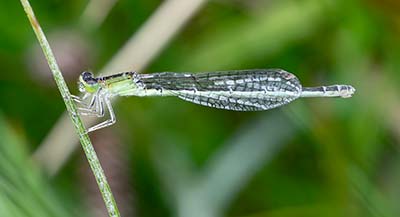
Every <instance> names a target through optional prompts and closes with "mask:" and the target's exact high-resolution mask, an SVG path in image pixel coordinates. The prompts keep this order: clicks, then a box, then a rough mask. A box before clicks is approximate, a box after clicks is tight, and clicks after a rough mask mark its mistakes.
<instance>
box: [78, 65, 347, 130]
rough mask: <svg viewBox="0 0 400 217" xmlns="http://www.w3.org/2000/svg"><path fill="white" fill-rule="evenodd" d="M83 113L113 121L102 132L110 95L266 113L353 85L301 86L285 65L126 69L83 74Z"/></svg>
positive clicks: (337, 94) (335, 93) (340, 92)
mask: <svg viewBox="0 0 400 217" xmlns="http://www.w3.org/2000/svg"><path fill="white" fill-rule="evenodd" d="M78 83H79V90H80V91H81V92H83V93H84V95H83V97H82V98H79V97H76V96H75V97H73V99H74V100H75V101H76V102H78V103H79V104H80V108H78V109H79V112H80V114H82V115H94V116H98V117H103V116H104V114H105V110H106V109H107V110H108V111H109V113H110V119H109V120H106V121H104V122H102V123H100V124H97V125H95V126H93V127H91V128H89V129H88V132H91V131H94V130H98V129H101V128H104V127H107V126H110V125H112V124H114V123H115V121H116V118H115V114H114V111H113V109H112V106H111V101H110V99H111V98H112V97H114V96H140V97H143V96H177V97H179V98H181V99H183V100H186V101H189V102H192V103H196V104H200V105H204V106H209V107H214V108H219V109H226V110H235V111H261V110H268V109H271V108H276V107H279V106H281V105H285V104H288V103H290V102H292V101H293V100H295V99H297V98H299V97H342V98H347V97H351V96H352V94H353V93H354V92H355V89H354V88H353V87H352V86H350V85H331V86H319V87H302V85H301V84H300V81H299V79H298V78H297V77H296V76H295V75H293V74H291V73H289V72H286V71H284V70H282V69H250V70H237V71H220V72H203V73H175V72H161V73H153V74H139V73H136V72H122V73H119V74H115V75H111V76H105V77H97V78H95V77H94V76H93V74H92V73H90V72H83V73H82V74H81V75H80V77H79V82H78Z"/></svg>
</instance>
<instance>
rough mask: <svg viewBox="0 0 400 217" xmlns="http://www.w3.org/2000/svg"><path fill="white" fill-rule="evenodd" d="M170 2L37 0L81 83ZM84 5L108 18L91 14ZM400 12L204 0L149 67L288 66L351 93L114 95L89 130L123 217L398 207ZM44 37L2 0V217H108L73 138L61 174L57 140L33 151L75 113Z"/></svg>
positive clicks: (328, 3)
mask: <svg viewBox="0 0 400 217" xmlns="http://www.w3.org/2000/svg"><path fill="white" fill-rule="evenodd" d="M169 1H178V2H179V0H169ZM190 1H192V0H181V2H182V4H177V5H179V7H182V8H179V10H180V11H181V12H179V13H183V12H182V11H185V10H187V9H186V8H185V7H187V4H184V3H183V2H190ZM93 2H94V3H93ZM167 2H168V1H160V0H120V1H112V0H97V1H94V0H93V1H78V0H73V1H61V0H52V1H51V0H42V1H37V0H32V1H31V4H32V6H33V9H34V10H35V12H36V16H37V18H38V20H39V22H40V23H41V25H42V28H43V29H44V31H45V33H46V34H47V36H48V38H49V40H50V44H51V45H52V47H53V49H54V50H55V53H56V55H57V59H58V61H59V64H60V65H61V68H62V71H63V74H64V75H65V77H66V79H67V81H68V83H69V87H70V90H71V92H73V93H75V94H77V92H78V91H77V87H76V79H77V77H78V75H79V73H80V72H81V71H84V70H87V69H90V70H92V71H94V72H97V71H100V70H101V69H102V68H103V67H104V66H105V65H107V63H108V62H109V61H110V60H111V58H112V57H113V56H114V55H115V54H116V53H117V52H118V51H119V50H120V49H121V48H122V47H124V44H125V43H126V41H128V40H129V39H130V38H131V37H132V36H133V37H134V36H135V33H136V32H137V31H138V30H139V28H140V27H141V26H143V25H145V24H144V23H145V22H146V20H148V19H149V17H150V16H152V14H154V13H156V12H155V11H156V10H157V8H158V7H159V6H160V5H162V4H166V3H167ZM90 4H92V6H93V5H94V6H93V8H92V9H91V10H92V11H95V12H98V14H100V15H99V16H98V17H96V16H94V15H93V16H92V17H91V19H89V18H90V16H86V15H83V14H85V11H87V10H88V7H89V6H88V5H90ZM179 10H178V11H179ZM399 11H400V2H399V1H396V0H383V1H378V0H369V1H367V0H365V1H361V0H336V1H335V0H210V1H204V4H203V5H202V7H201V8H199V10H198V11H196V13H194V14H193V17H192V18H191V19H190V20H189V21H188V23H186V24H185V25H184V26H183V27H182V29H181V30H180V31H177V32H176V33H175V37H174V38H173V39H172V40H171V41H169V43H168V44H167V45H166V46H165V47H163V49H162V52H161V53H159V55H156V56H154V57H153V58H151V61H150V62H149V64H148V65H147V67H146V68H145V69H143V70H140V72H142V73H151V72H160V71H182V72H185V71H186V72H187V71H191V72H197V71H216V70H229V69H247V68H283V69H286V70H287V71H290V72H292V73H294V74H296V75H297V76H298V77H299V79H300V80H301V81H302V83H303V85H305V86H317V85H322V84H326V85H328V84H336V83H344V84H352V85H353V86H354V87H355V88H356V89H357V92H356V94H355V95H354V97H353V98H350V99H345V100H344V99H322V98H319V99H301V100H298V101H295V102H293V103H291V104H290V105H287V106H285V107H282V108H278V109H274V110H271V111H264V112H249V113H242V112H232V111H223V110H217V109H212V108H207V107H203V106H198V105H194V104H191V103H188V102H184V101H181V100H179V99H175V98H134V97H131V98H123V99H121V100H119V101H118V103H116V105H115V110H116V115H117V119H118V121H117V123H116V124H115V125H114V126H112V127H110V128H109V129H105V130H100V131H98V132H95V133H93V134H91V137H92V140H93V142H94V145H95V148H96V151H97V152H98V154H99V157H100V160H101V163H102V165H103V166H104V169H105V170H106V173H107V175H108V179H109V181H110V183H111V186H112V189H113V192H114V194H115V196H116V199H117V202H118V205H119V208H120V210H121V213H122V215H123V216H143V217H145V216H193V217H197V216H198V217H203V216H248V217H250V216H251V217H261V216H268V217H285V216H288V217H292V216H296V217H297V216H363V217H364V216H376V217H378V216H379V217H381V216H399V215H400V207H399V206H398V202H399V201H400V188H399V187H398V183H399V182H400V155H399V147H400V146H399V144H400V94H398V92H399V91H400V88H399V85H398V83H399V82H400V75H399V73H398V72H400V62H399V58H400V49H399V48H400V14H399ZM171 13H176V12H171ZM164 22H165V23H163V24H162V25H161V26H162V27H164V28H167V29H168V28H169V26H170V25H172V24H171V22H176V21H174V20H169V19H165V20H164ZM157 37H158V38H159V39H160V40H161V39H162V38H163V37H165V36H164V35H162V34H160V35H157ZM37 44H38V43H37V41H36V38H35V36H34V34H33V31H32V30H31V27H30V26H29V23H28V20H27V18H26V16H25V14H24V12H23V9H22V6H21V5H20V3H19V1H0V64H1V72H0V216H11V217H13V216H38V217H39V216H40V217H43V216H107V215H106V213H105V208H104V205H103V203H102V200H101V197H100V194H99V193H98V190H97V186H96V184H95V183H94V182H93V177H92V174H91V172H90V170H89V169H88V166H87V162H86V159H85V157H84V155H83V152H82V150H81V149H80V147H79V146H78V147H77V148H76V150H75V152H73V154H72V155H71V156H70V157H67V158H68V160H67V161H65V162H62V163H60V164H61V165H60V168H58V170H57V171H56V172H49V171H47V169H46V168H48V166H49V165H50V166H51V165H53V164H56V163H55V161H57V159H62V158H63V156H62V155H63V153H61V155H56V156H54V153H56V150H57V148H58V147H57V145H54V147H53V148H54V150H55V151H54V152H53V151H49V152H46V153H44V154H43V153H42V155H40V157H35V155H34V153H36V152H37V150H40V147H41V146H42V143H43V141H45V140H46V139H49V138H48V137H47V136H48V135H50V133H51V132H52V129H53V127H54V126H55V125H56V124H57V122H58V121H59V117H60V116H61V115H62V114H63V112H64V111H65V106H64V104H63V102H62V99H61V97H60V94H59V92H58V90H57V88H56V87H55V84H54V81H53V80H52V78H51V74H50V72H49V69H48V66H47V65H46V63H45V61H44V57H43V54H42V53H41V51H40V49H39V47H38V45H37ZM155 44H157V43H155ZM136 52H138V53H141V52H143V53H146V50H145V49H143V50H140V51H136ZM136 58H137V57H135V56H132V61H134V60H135V59H136ZM121 67H131V66H130V65H129V63H128V65H126V66H121ZM107 73H114V72H107ZM67 124H68V123H67ZM59 132H61V134H62V132H63V129H62V128H61V129H60V130H59ZM57 140H63V141H64V142H66V143H68V138H65V137H61V136H60V137H57V136H56V137H54V138H52V140H51V139H50V141H57ZM50 143H51V142H50ZM72 143H73V142H72ZM72 143H71V144H69V145H70V146H71V147H74V146H73V145H74V144H72ZM54 144H56V143H54ZM72 149H73V148H72ZM67 155H68V156H69V154H68V153H65V156H67ZM32 156H34V157H32ZM65 156H64V157H65Z"/></svg>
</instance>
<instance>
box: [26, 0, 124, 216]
mask: <svg viewBox="0 0 400 217" xmlns="http://www.w3.org/2000/svg"><path fill="white" fill-rule="evenodd" d="M21 3H22V6H23V7H24V10H25V13H26V15H27V16H28V19H29V21H30V23H31V25H32V28H33V31H34V32H35V34H36V37H37V39H38V41H39V43H40V46H41V47H42V50H43V53H44V55H45V57H46V59H47V62H48V64H49V66H50V69H51V72H52V74H53V77H54V80H55V81H56V84H57V87H58V89H59V91H60V93H61V96H62V98H63V100H64V103H65V106H66V107H67V111H68V114H69V116H70V118H71V120H72V122H73V124H74V127H75V130H76V132H77V133H78V136H79V140H80V142H81V144H82V147H83V150H84V151H85V154H86V157H87V159H88V161H89V165H90V168H91V169H92V171H93V174H94V176H95V178H96V181H97V185H98V186H99V189H100V192H101V195H102V196H103V200H104V202H105V205H106V208H107V211H108V214H109V216H120V214H119V211H118V208H117V204H116V202H115V199H114V197H113V194H112V192H111V188H110V186H109V184H108V182H107V179H106V176H105V174H104V171H103V169H102V167H101V165H100V162H99V159H98V158H97V155H96V152H95V150H94V148H93V145H92V143H91V141H90V138H89V136H88V134H87V133H86V129H85V126H84V124H83V122H82V120H81V118H80V117H79V115H78V111H77V109H76V107H75V104H74V102H73V101H72V98H71V94H70V92H69V89H68V87H67V84H66V83H65V81H64V78H63V76H62V74H61V71H60V69H59V67H58V65H57V62H56V59H55V57H54V54H53V52H52V50H51V48H50V45H49V43H48V42H47V39H46V36H45V35H44V33H43V31H42V29H41V27H40V24H39V22H38V21H37V19H36V17H35V15H34V13H33V10H32V7H31V6H30V4H29V1H28V0H21ZM50 154H51V153H50Z"/></svg>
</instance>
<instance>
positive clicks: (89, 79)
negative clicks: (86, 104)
mask: <svg viewBox="0 0 400 217" xmlns="http://www.w3.org/2000/svg"><path fill="white" fill-rule="evenodd" d="M78 86H79V91H80V92H88V93H94V92H96V91H97V90H98V89H99V84H98V82H97V79H96V78H95V77H93V74H92V73H91V72H88V71H84V72H82V74H81V75H80V76H79V81H78Z"/></svg>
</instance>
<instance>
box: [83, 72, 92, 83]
mask: <svg viewBox="0 0 400 217" xmlns="http://www.w3.org/2000/svg"><path fill="white" fill-rule="evenodd" d="M92 78H93V74H92V73H91V72H88V71H84V72H82V79H83V80H84V81H88V80H91V79H92Z"/></svg>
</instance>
